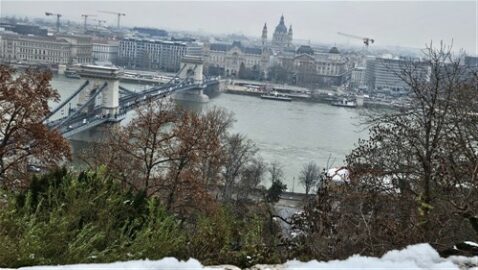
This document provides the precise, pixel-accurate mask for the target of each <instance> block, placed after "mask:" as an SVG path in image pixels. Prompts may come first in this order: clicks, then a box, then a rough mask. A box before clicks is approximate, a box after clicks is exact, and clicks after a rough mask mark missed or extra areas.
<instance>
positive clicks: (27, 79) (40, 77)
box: [0, 66, 70, 185]
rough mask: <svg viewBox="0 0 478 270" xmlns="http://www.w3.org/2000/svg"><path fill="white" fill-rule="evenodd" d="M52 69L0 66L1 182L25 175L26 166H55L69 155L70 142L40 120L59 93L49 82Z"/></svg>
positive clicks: (57, 98)
mask: <svg viewBox="0 0 478 270" xmlns="http://www.w3.org/2000/svg"><path fill="white" fill-rule="evenodd" d="M50 80H51V73H49V72H46V71H43V70H33V69H29V70H27V71H25V72H21V73H20V74H18V76H16V75H15V70H13V69H11V68H9V67H6V66H0V184H2V185H3V184H6V183H5V181H6V180H12V179H24V178H22V177H23V176H24V174H25V173H26V171H27V166H28V164H29V163H30V162H33V163H34V164H35V165H38V166H45V167H49V166H56V165H57V164H58V162H60V161H63V160H64V159H66V158H69V157H70V146H69V143H68V142H67V141H66V140H65V139H64V138H63V137H62V136H61V134H59V133H58V132H57V131H55V130H49V129H48V128H47V127H46V126H45V125H44V124H43V121H44V119H45V118H46V116H48V114H49V113H50V110H49V107H48V102H50V101H58V100H59V97H60V96H59V94H58V92H57V91H56V90H54V89H53V88H52V87H51V85H50Z"/></svg>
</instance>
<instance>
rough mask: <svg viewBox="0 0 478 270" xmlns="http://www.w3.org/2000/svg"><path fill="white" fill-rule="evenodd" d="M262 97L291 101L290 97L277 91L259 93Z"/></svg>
mask: <svg viewBox="0 0 478 270" xmlns="http://www.w3.org/2000/svg"><path fill="white" fill-rule="evenodd" d="M261 98H262V99H271V100H279V101H292V98H290V97H288V96H286V95H283V94H279V93H278V92H277V91H274V92H271V93H267V94H262V95H261Z"/></svg>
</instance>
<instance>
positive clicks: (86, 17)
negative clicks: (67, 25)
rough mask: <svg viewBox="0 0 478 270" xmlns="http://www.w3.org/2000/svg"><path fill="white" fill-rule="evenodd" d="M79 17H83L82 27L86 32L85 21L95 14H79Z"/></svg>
mask: <svg viewBox="0 0 478 270" xmlns="http://www.w3.org/2000/svg"><path fill="white" fill-rule="evenodd" d="M81 17H83V18H84V19H85V22H84V29H85V32H86V21H87V20H88V17H96V15H93V14H81Z"/></svg>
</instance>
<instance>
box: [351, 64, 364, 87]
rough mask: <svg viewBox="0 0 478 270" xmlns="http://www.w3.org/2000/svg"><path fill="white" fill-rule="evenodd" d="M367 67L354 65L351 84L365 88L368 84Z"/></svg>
mask: <svg viewBox="0 0 478 270" xmlns="http://www.w3.org/2000/svg"><path fill="white" fill-rule="evenodd" d="M365 71H366V69H365V67H354V68H353V69H352V74H351V79H350V84H351V86H352V87H353V88H364V87H366V86H367V81H366V79H365V78H366V76H365V74H366V72H365Z"/></svg>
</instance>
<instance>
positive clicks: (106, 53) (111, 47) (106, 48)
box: [92, 40, 119, 63]
mask: <svg viewBox="0 0 478 270" xmlns="http://www.w3.org/2000/svg"><path fill="white" fill-rule="evenodd" d="M118 48H119V42H118V41H115V40H95V41H94V42H93V48H92V49H93V53H92V57H93V61H94V62H97V63H116V60H117V58H118Z"/></svg>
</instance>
